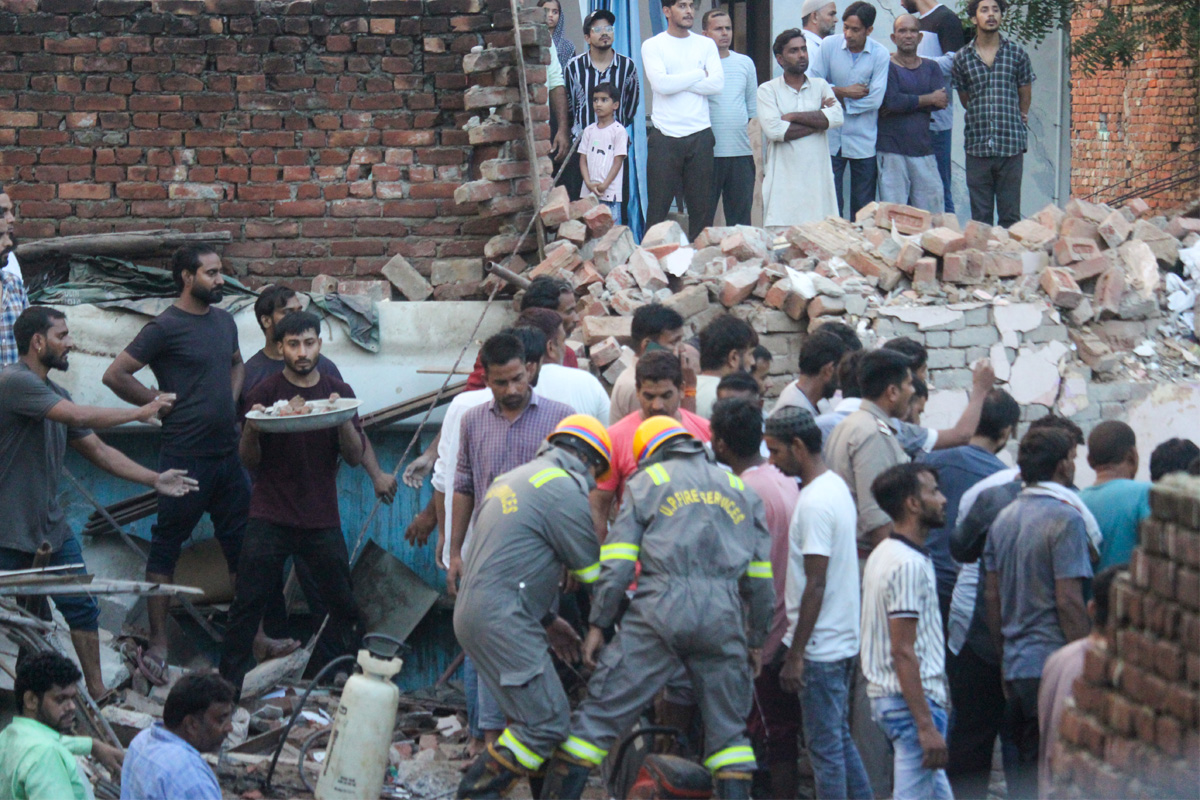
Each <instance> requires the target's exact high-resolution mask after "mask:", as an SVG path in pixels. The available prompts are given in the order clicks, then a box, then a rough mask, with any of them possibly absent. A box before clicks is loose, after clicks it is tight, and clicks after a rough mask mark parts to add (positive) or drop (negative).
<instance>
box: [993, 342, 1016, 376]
mask: <svg viewBox="0 0 1200 800" xmlns="http://www.w3.org/2000/svg"><path fill="white" fill-rule="evenodd" d="M988 358H989V359H991V362H992V369H993V370H995V372H996V378H997V380H1002V381H1006V380H1008V378H1009V376H1010V375H1012V364H1010V363H1008V350H1007V349H1006V348H1005V347H1004V343H1003V342H996V343H995V344H994V345H992V349H991V350H990V351H988Z"/></svg>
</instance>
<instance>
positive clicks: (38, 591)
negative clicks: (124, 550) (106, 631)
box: [0, 575, 204, 597]
mask: <svg viewBox="0 0 1200 800" xmlns="http://www.w3.org/2000/svg"><path fill="white" fill-rule="evenodd" d="M70 577H71V578H79V577H86V578H93V577H94V576H92V575H86V576H78V575H72V576H70ZM55 594H61V595H81V594H136V595H140V596H143V597H149V596H157V595H180V594H193V595H202V594H204V590H203V589H197V588H196V587H194V586H180V585H178V584H174V583H146V582H144V581H118V580H103V579H102V580H92V582H91V583H67V582H66V581H65V580H60V582H58V583H44V584H39V585H36V586H0V597H25V596H33V595H55Z"/></svg>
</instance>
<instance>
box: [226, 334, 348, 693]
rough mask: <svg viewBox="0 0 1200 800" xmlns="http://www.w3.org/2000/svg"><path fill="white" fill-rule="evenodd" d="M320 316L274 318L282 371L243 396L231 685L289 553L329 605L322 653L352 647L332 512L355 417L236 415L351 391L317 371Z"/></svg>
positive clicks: (343, 563)
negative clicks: (293, 426) (243, 476)
mask: <svg viewBox="0 0 1200 800" xmlns="http://www.w3.org/2000/svg"><path fill="white" fill-rule="evenodd" d="M320 328H321V321H320V320H319V319H317V317H316V316H314V315H313V314H308V313H305V312H298V313H294V314H290V315H288V316H287V317H285V318H284V319H282V320H280V321H279V323H277V324H276V325H275V341H276V342H278V343H280V344H281V345H282V353H283V358H284V368H283V370H282V371H281V372H280V373H279V374H277V375H272V376H271V377H269V378H266V379H264V380H263V381H262V382H261V383H259V384H258V385H257V386H255V387H254V388H253V389H251V390H250V391H249V392H247V393H246V398H245V400H244V402H243V406H242V409H241V413H242V415H243V426H242V436H241V442H240V444H239V452H240V454H241V457H242V461H243V463H245V465H246V467H247V468H248V469H251V470H253V471H254V489H253V492H252V495H251V500H250V522H249V524H248V525H247V528H246V540H245V545H244V547H243V548H242V554H241V564H240V565H239V568H238V581H237V585H236V587H235V590H234V598H233V607H232V608H231V609H230V610H229V626H228V628H227V629H226V631H225V643H224V649H223V651H222V655H221V674H222V675H223V676H224V677H225V678H226V679H228V680H230V681H232V682H233V684H234V685H235V686H238V687H240V686H241V684H242V679H243V678H244V677H245V675H246V673H247V672H248V671H249V670H250V669H251V668H252V667H253V666H254V658H253V655H252V651H251V645H252V643H253V641H254V635H255V632H256V631H257V630H258V626H259V623H260V622H261V621H262V616H263V612H264V610H265V608H266V606H267V604H268V602H270V600H271V598H272V595H273V594H274V593H276V592H277V589H276V585H275V584H273V583H272V582H270V581H265V580H263V576H265V575H279V574H280V572H281V571H282V569H283V565H284V562H285V561H286V560H287V559H288V558H289V557H293V556H294V557H295V558H296V559H297V560H298V561H302V562H304V563H305V564H307V565H308V567H309V571H310V573H311V574H312V576H313V578H314V580H315V582H316V584H317V591H318V593H319V595H320V597H321V601H322V602H323V603H324V604H325V606H326V607H327V608H328V610H329V615H330V624H329V625H327V626H326V627H325V633H324V634H323V637H324V644H325V648H324V650H325V654H327V655H329V656H334V655H340V654H341V653H343V652H348V651H349V650H351V649H352V648H353V647H354V646H355V645H356V644H357V638H358V635H359V632H358V625H359V613H358V607H357V605H356V604H355V602H354V595H353V593H352V591H351V588H350V556H349V552H348V551H347V548H346V540H345V537H344V536H343V534H342V523H341V516H340V515H339V513H338V498H337V472H338V467H339V465H340V464H339V457H340V459H341V460H342V461H345V462H346V463H347V464H349V465H350V466H352V467H354V466H358V465H359V464H360V463H362V456H363V452H364V450H365V449H366V436H365V435H364V434H363V432H362V424H361V423H360V422H359V419H358V415H357V414H356V415H354V417H353V418H351V419H349V420H347V421H346V422H344V423H342V424H341V425H339V426H337V427H335V428H324V429H321V430H315V431H306V432H302V433H264V432H262V431H260V430H259V428H258V426H257V425H256V424H255V423H254V422H253V421H252V420H249V419H245V417H244V415H245V412H247V411H252V410H256V409H261V408H262V407H269V406H271V405H272V404H273V403H276V402H278V401H280V400H290V399H292V398H293V397H297V396H299V397H301V398H303V399H304V400H306V401H307V400H324V399H326V398H329V397H330V396H331V395H333V394H334V393H336V394H337V395H339V396H341V397H353V396H354V391H353V390H352V389H351V388H350V387H349V386H348V385H346V384H345V383H343V382H342V381H340V380H338V379H337V378H334V377H333V376H331V375H325V374H322V373H321V372H320V370H319V369H317V363H318V361H319V358H320V353H321V338H320Z"/></svg>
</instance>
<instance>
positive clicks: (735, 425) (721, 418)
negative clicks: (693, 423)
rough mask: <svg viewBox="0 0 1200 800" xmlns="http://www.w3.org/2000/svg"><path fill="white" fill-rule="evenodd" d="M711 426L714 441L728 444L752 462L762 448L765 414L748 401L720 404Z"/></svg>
mask: <svg viewBox="0 0 1200 800" xmlns="http://www.w3.org/2000/svg"><path fill="white" fill-rule="evenodd" d="M743 374H744V373H743ZM750 380H754V379H753V378H751V379H750ZM709 422H710V423H711V425H712V435H713V438H714V439H720V440H721V441H722V442H724V443H725V446H726V447H728V448H729V449H730V451H732V452H733V454H734V455H735V456H737V457H739V458H750V457H751V456H753V455H754V454H756V453H758V451H759V448H760V447H761V446H762V430H763V417H762V411H761V410H759V408H758V404H757V403H755V402H753V401H751V400H747V399H746V398H745V397H726V398H725V399H724V400H718V401H717V402H716V404H715V405H713V409H712V418H711V419H710V420H709Z"/></svg>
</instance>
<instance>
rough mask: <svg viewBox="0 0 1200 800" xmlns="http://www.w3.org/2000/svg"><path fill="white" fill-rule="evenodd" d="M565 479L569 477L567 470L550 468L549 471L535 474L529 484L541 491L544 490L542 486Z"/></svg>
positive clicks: (545, 470)
mask: <svg viewBox="0 0 1200 800" xmlns="http://www.w3.org/2000/svg"><path fill="white" fill-rule="evenodd" d="M565 477H567V471H566V470H565V469H560V468H558V467H550V468H549V469H544V470H542V471H541V472H539V473H537V474H535V475H534V476H533V477H532V478H530V479H529V482H530V483H532V484H533V486H534V488H535V489H540V488H542V486H544V485H545V484H547V483H549V482H550V481H552V480H554V479H555V478H565Z"/></svg>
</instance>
